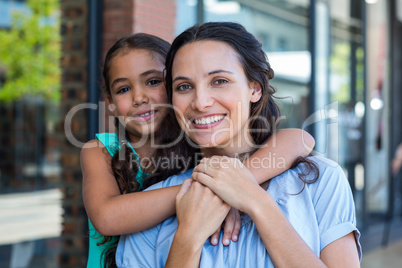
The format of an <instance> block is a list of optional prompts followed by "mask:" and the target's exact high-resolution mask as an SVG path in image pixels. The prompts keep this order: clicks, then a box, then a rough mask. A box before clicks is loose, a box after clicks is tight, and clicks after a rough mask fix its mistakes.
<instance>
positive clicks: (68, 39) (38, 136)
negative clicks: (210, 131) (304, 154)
mask: <svg viewBox="0 0 402 268" xmlns="http://www.w3.org/2000/svg"><path fill="white" fill-rule="evenodd" d="M206 21H235V22H239V23H241V24H243V25H244V26H245V27H246V28H247V29H248V30H249V31H250V32H252V33H253V34H254V35H255V36H256V37H257V38H258V39H259V40H260V41H261V42H262V44H263V47H264V50H265V51H266V53H267V55H268V58H269V61H270V63H271V65H272V67H273V69H274V71H275V78H274V79H273V80H272V82H271V84H272V85H273V86H274V87H276V89H277V95H278V96H280V97H286V98H284V99H282V100H280V101H279V102H280V106H281V109H282V111H283V114H284V120H283V122H282V125H281V127H297V128H303V129H305V130H307V131H309V132H310V133H311V134H312V135H313V136H314V138H315V139H316V147H315V151H314V154H318V155H324V156H326V157H329V158H331V159H333V160H335V161H336V162H337V163H339V165H341V166H342V167H343V169H344V171H345V174H346V175H347V178H348V180H349V183H350V186H351V188H352V191H353V195H354V198H355V202H356V212H357V224H358V227H359V229H360V231H361V233H362V240H361V242H362V246H363V263H362V266H363V267H380V266H384V263H381V262H380V261H381V260H380V259H381V256H383V257H385V258H386V259H388V260H389V259H390V258H396V260H397V261H400V262H399V263H402V257H400V256H401V254H402V244H401V241H402V222H401V215H402V202H401V194H402V184H401V172H400V171H398V165H397V161H394V169H393V170H392V163H393V160H394V158H395V155H396V150H397V148H398V145H399V144H401V143H402V129H401V125H402V124H401V123H402V108H401V102H402V77H401V76H402V75H401V74H402V0H237V1H235V0H233V1H231V0H203V1H202V0H198V1H197V0H148V1H145V0H120V1H113V0H103V1H96V0H87V1H81V0H80V1H79V0H26V1H24V0H0V140H1V145H2V146H1V147H0V267H84V266H85V264H86V258H87V250H88V245H87V236H88V233H87V216H86V213H85V209H84V207H83V203H82V197H81V179H82V175H81V169H80V162H79V154H80V147H81V146H82V145H83V143H85V142H86V141H87V140H89V139H93V138H94V134H95V133H97V132H101V131H105V130H108V124H107V123H105V114H104V110H105V109H104V104H103V103H102V102H100V100H101V72H100V71H101V66H102V62H103V57H104V54H105V52H106V51H107V50H108V48H109V47H110V46H111V45H112V44H113V43H114V42H115V41H116V40H117V39H118V38H120V37H123V36H126V35H129V34H131V33H134V32H146V33H151V34H155V35H158V36H160V37H162V38H164V39H166V40H168V41H172V40H173V38H174V37H175V36H176V35H177V34H179V33H180V32H182V31H183V30H184V29H186V28H187V27H190V26H192V25H194V24H196V23H202V22H206ZM66 119H67V120H66ZM401 161H402V160H401ZM398 243H399V244H398ZM395 245H399V246H398V247H397V248H395ZM391 246H394V247H393V248H392V250H394V251H395V250H396V252H398V253H397V254H394V255H395V256H391V255H389V253H387V252H389V251H386V250H387V249H388V248H390V249H391ZM387 254H388V255H387ZM365 256H375V257H371V259H369V258H368V260H370V261H366V262H364V257H365ZM378 256H380V257H378ZM390 256H391V257H390ZM375 261H377V263H376V262H375ZM395 263H396V262H395ZM395 263H394V264H395ZM369 265H371V266H369ZM377 265H378V266H377ZM385 267H398V266H393V264H390V263H388V265H385Z"/></svg>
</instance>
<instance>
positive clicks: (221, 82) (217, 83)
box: [212, 79, 228, 85]
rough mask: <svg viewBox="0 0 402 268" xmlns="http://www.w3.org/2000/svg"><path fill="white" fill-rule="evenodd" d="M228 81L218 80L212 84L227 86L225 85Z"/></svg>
mask: <svg viewBox="0 0 402 268" xmlns="http://www.w3.org/2000/svg"><path fill="white" fill-rule="evenodd" d="M227 82H228V81H227V80H226V79H217V80H215V81H214V82H213V83H212V84H213V85H221V84H225V83H227Z"/></svg>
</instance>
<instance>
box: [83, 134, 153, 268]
mask: <svg viewBox="0 0 402 268" xmlns="http://www.w3.org/2000/svg"><path fill="white" fill-rule="evenodd" d="M96 139H98V140H99V141H100V142H102V143H103V145H105V147H106V149H107V151H108V152H109V154H110V155H111V156H112V157H113V155H114V154H115V153H116V152H117V151H118V150H119V149H120V143H119V138H118V136H117V134H116V133H99V134H96ZM127 144H128V146H129V147H130V148H131V149H132V150H133V152H134V155H135V158H136V160H139V158H138V156H137V154H136V152H135V150H134V148H133V147H132V146H131V145H130V143H127ZM144 177H145V174H144V172H143V171H142V170H141V169H139V170H138V173H137V175H136V179H137V181H138V182H139V184H140V189H141V188H142V184H143V182H144ZM88 229H89V253H88V262H87V268H99V267H104V265H103V257H102V252H103V251H104V250H106V249H108V248H109V247H111V246H112V245H113V244H114V243H115V242H116V241H118V240H119V236H113V237H112V239H111V241H109V242H107V243H105V244H103V245H98V243H102V242H103V238H104V236H103V235H101V234H99V233H98V232H97V231H96V230H95V228H94V227H93V225H92V223H91V221H90V220H89V219H88Z"/></svg>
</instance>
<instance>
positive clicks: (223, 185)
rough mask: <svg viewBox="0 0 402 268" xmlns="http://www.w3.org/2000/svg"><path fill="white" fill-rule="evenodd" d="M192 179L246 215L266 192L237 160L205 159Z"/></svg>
mask: <svg viewBox="0 0 402 268" xmlns="http://www.w3.org/2000/svg"><path fill="white" fill-rule="evenodd" d="M192 179H193V180H195V181H198V182H200V183H202V184H203V185H205V186H207V187H208V188H210V189H211V190H212V191H213V192H214V193H215V194H217V195H218V196H219V197H220V198H222V200H224V201H225V202H226V203H228V204H229V205H231V206H232V207H234V208H236V209H238V210H240V211H243V212H246V213H247V212H248V211H249V209H250V208H251V206H252V204H253V203H254V202H253V200H254V198H255V197H256V196H260V194H261V191H264V190H263V189H262V188H261V187H260V186H259V185H258V183H257V182H256V180H255V178H254V176H253V175H252V174H251V172H250V171H249V170H248V169H247V168H246V167H245V166H244V165H243V164H242V163H241V162H240V160H238V159H236V158H229V157H224V156H213V157H211V158H204V159H202V160H201V162H200V164H199V165H197V166H196V167H195V168H194V171H193V175H192ZM256 202H258V200H256Z"/></svg>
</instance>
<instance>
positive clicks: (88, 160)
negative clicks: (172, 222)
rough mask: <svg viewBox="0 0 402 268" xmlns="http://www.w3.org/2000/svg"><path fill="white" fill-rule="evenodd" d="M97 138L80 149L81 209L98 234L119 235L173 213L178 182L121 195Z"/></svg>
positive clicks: (105, 154)
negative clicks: (172, 185)
mask: <svg viewBox="0 0 402 268" xmlns="http://www.w3.org/2000/svg"><path fill="white" fill-rule="evenodd" d="M105 150H106V149H105V147H104V146H103V144H102V143H101V142H100V141H98V140H93V141H90V142H88V143H87V144H86V145H85V146H84V147H83V148H82V151H81V168H82V173H83V182H82V194H83V199H84V205H85V209H86V211H87V214H88V217H89V218H90V220H91V222H92V224H93V225H94V227H95V229H96V230H97V231H98V232H99V233H100V234H102V235H108V236H111V235H121V234H126V233H132V232H138V231H142V230H145V229H147V228H149V227H151V226H154V225H156V224H158V223H160V222H162V221H163V220H164V219H167V218H168V217H170V216H172V215H174V213H175V197H176V195H177V193H178V192H179V189H180V186H176V187H167V188H163V189H157V190H152V191H145V192H136V193H129V194H124V195H121V194H120V191H119V188H118V186H117V183H116V179H115V177H114V175H113V172H112V169H111V164H110V161H111V157H110V155H109V154H107V153H105Z"/></svg>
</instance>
